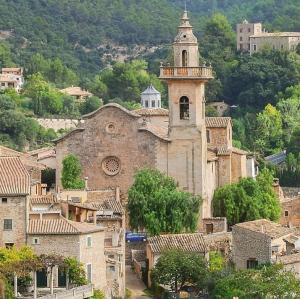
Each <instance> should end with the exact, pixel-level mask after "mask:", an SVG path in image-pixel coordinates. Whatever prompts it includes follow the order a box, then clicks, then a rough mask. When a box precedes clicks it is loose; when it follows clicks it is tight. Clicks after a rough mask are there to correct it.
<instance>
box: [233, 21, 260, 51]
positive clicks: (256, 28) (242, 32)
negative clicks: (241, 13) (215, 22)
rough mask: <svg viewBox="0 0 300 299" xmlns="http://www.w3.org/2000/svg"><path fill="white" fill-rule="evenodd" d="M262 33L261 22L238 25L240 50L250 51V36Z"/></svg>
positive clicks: (237, 43) (246, 22) (237, 38)
mask: <svg viewBox="0 0 300 299" xmlns="http://www.w3.org/2000/svg"><path fill="white" fill-rule="evenodd" d="M260 33H262V24H261V23H249V22H248V21H247V20H244V21H243V23H241V24H237V25H236V49H237V50H238V51H244V52H250V49H251V46H250V36H252V35H256V34H260Z"/></svg>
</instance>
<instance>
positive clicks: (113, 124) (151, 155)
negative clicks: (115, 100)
mask: <svg viewBox="0 0 300 299" xmlns="http://www.w3.org/2000/svg"><path fill="white" fill-rule="evenodd" d="M96 113H97V114H96V115H93V117H90V118H88V119H86V121H85V124H84V128H85V130H84V131H76V132H73V133H72V134H71V135H68V136H67V137H65V138H63V139H62V140H61V141H60V142H59V143H58V144H57V146H56V153H57V167H56V180H57V185H58V186H60V184H61V183H60V177H61V170H62V160H63V158H64V157H65V156H66V155H67V154H69V153H73V154H75V155H76V156H77V157H78V158H79V160H80V162H81V165H82V170H83V175H82V177H88V178H89V179H88V185H89V188H92V189H107V188H116V187H120V189H121V191H122V192H123V193H126V192H127V190H128V188H129V187H130V186H131V185H132V183H133V176H134V174H135V172H136V171H137V170H138V169H140V168H142V167H146V166H149V167H151V166H154V165H155V160H156V153H155V145H156V141H157V137H155V136H154V135H153V134H151V133H149V132H144V131H139V124H138V117H135V116H133V115H131V114H130V113H127V112H125V111H123V110H122V109H120V108H118V107H114V106H106V107H104V108H103V109H100V110H98V111H97V112H96ZM109 157H112V158H114V159H115V160H114V161H112V162H111V164H112V166H114V167H117V169H118V172H116V173H113V174H108V173H107V172H105V170H104V169H105V163H106V161H107V160H105V159H106V158H109ZM116 161H117V162H116ZM108 163H110V162H109V161H108Z"/></svg>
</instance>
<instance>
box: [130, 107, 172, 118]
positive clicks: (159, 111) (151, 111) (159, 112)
mask: <svg viewBox="0 0 300 299" xmlns="http://www.w3.org/2000/svg"><path fill="white" fill-rule="evenodd" d="M134 112H135V113H137V114H139V115H143V116H168V115H169V110H167V109H164V108H141V109H137V110H134Z"/></svg>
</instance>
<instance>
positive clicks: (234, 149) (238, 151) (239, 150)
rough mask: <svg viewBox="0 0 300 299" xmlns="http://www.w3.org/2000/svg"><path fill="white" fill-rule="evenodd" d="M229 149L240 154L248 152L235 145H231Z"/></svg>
mask: <svg viewBox="0 0 300 299" xmlns="http://www.w3.org/2000/svg"><path fill="white" fill-rule="evenodd" d="M231 149H232V152H234V153H236V154H240V155H248V154H250V153H249V152H247V151H244V150H242V149H240V148H237V147H232V148H231Z"/></svg>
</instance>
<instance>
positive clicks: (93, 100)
mask: <svg viewBox="0 0 300 299" xmlns="http://www.w3.org/2000/svg"><path fill="white" fill-rule="evenodd" d="M102 105H103V103H102V100H101V99H99V98H98V97H95V96H92V97H89V98H87V99H86V101H85V102H83V103H82V104H81V105H80V108H79V110H80V113H81V114H88V113H90V112H93V111H95V110H97V109H98V108H100V107H101V106H102Z"/></svg>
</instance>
